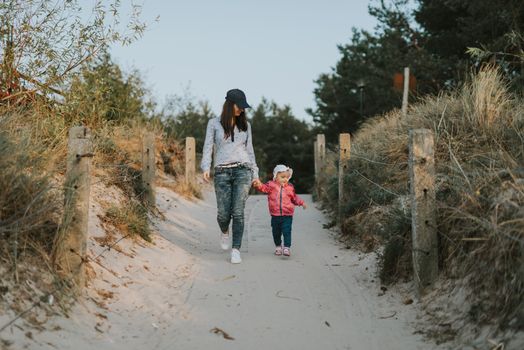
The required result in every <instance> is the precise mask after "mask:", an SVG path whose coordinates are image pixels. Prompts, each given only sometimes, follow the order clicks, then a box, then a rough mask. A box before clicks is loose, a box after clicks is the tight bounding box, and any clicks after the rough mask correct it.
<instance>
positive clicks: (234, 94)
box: [226, 89, 251, 109]
mask: <svg viewBox="0 0 524 350" xmlns="http://www.w3.org/2000/svg"><path fill="white" fill-rule="evenodd" d="M226 100H228V101H231V102H233V103H235V104H236V105H237V107H238V108H242V109H246V108H251V106H250V105H249V104H248V103H247V100H246V94H244V92H243V91H242V90H240V89H231V90H229V91H228V92H227V94H226Z"/></svg>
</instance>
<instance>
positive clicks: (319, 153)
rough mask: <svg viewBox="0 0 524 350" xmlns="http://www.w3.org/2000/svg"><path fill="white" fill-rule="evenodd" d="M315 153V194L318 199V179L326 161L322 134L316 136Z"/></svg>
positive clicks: (324, 139) (324, 142)
mask: <svg viewBox="0 0 524 350" xmlns="http://www.w3.org/2000/svg"><path fill="white" fill-rule="evenodd" d="M314 152H315V194H316V198H317V199H320V178H321V175H322V171H323V169H324V162H325V159H326V138H325V136H324V134H318V135H317V140H316V141H315V142H314Z"/></svg>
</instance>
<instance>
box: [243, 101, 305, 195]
mask: <svg viewBox="0 0 524 350" xmlns="http://www.w3.org/2000/svg"><path fill="white" fill-rule="evenodd" d="M251 123H252V132H253V147H254V148H255V154H256V156H257V165H258V167H259V169H260V177H261V178H262V180H270V179H272V177H273V168H274V167H275V166H276V165H277V164H285V165H287V166H290V167H291V168H293V171H294V176H293V179H292V181H291V182H293V184H294V185H295V187H296V190H297V191H298V192H302V193H304V192H306V193H307V192H309V190H310V187H311V186H312V184H313V176H314V174H313V171H314V169H313V164H314V162H313V136H312V132H311V130H310V127H309V125H308V124H307V123H306V122H304V121H301V120H298V119H296V118H295V116H294V115H293V113H292V111H291V108H290V107H289V106H287V105H285V106H283V107H281V106H279V105H277V104H276V103H275V102H269V101H267V100H265V99H263V101H262V102H261V103H260V104H259V105H258V106H257V107H256V108H255V109H254V113H253V118H252V122H251Z"/></svg>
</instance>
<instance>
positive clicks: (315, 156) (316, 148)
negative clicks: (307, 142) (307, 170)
mask: <svg viewBox="0 0 524 350" xmlns="http://www.w3.org/2000/svg"><path fill="white" fill-rule="evenodd" d="M313 155H314V161H315V184H316V181H317V178H318V171H319V169H318V145H317V141H315V142H313Z"/></svg>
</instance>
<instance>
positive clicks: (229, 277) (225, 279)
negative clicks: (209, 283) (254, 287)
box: [222, 275, 236, 281]
mask: <svg viewBox="0 0 524 350" xmlns="http://www.w3.org/2000/svg"><path fill="white" fill-rule="evenodd" d="M235 277H236V276H235V275H231V276H227V277H224V278H223V279H222V281H227V280H230V279H233V278H235Z"/></svg>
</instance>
